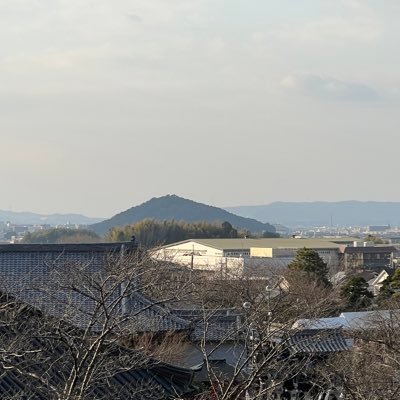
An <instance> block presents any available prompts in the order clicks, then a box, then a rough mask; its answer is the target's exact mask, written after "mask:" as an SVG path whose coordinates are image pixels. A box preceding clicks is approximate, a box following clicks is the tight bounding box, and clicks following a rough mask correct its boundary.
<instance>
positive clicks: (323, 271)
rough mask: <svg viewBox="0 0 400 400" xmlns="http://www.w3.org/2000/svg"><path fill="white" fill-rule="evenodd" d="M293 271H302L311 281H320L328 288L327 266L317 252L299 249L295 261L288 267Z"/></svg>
mask: <svg viewBox="0 0 400 400" xmlns="http://www.w3.org/2000/svg"><path fill="white" fill-rule="evenodd" d="M288 267H289V269H291V270H294V271H303V272H305V273H306V274H307V275H309V277H310V278H311V279H315V280H319V281H321V282H322V283H323V284H324V285H325V286H330V282H329V279H328V266H327V264H326V262H325V261H324V260H323V259H322V258H321V257H320V255H319V254H318V252H316V251H315V250H313V249H307V248H306V247H304V248H303V249H299V250H298V251H297V253H296V257H295V259H294V260H293V261H292V262H291V263H290V264H289V265H288Z"/></svg>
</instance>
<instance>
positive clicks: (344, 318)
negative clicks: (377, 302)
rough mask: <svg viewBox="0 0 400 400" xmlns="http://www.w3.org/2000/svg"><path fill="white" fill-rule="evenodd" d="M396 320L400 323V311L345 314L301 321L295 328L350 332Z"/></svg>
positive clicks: (298, 321)
mask: <svg viewBox="0 0 400 400" xmlns="http://www.w3.org/2000/svg"><path fill="white" fill-rule="evenodd" d="M391 319H395V321H396V323H397V324H398V323H399V322H400V310H376V311H357V312H343V313H341V314H340V315H339V316H338V317H330V318H317V319H300V320H297V321H296V322H295V323H294V325H293V327H295V328H300V329H308V330H320V329H335V328H343V329H344V330H348V331H352V330H353V331H355V330H359V329H368V328H372V327H373V326H374V325H376V324H377V323H380V322H384V321H388V320H391Z"/></svg>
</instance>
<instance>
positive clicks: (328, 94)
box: [281, 74, 379, 101]
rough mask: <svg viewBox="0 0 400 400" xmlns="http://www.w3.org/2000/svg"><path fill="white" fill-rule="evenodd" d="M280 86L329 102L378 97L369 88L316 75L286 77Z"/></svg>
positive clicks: (374, 98) (364, 99)
mask: <svg viewBox="0 0 400 400" xmlns="http://www.w3.org/2000/svg"><path fill="white" fill-rule="evenodd" d="M281 85H282V86H283V87H285V88H286V89H288V90H292V91H296V92H299V93H301V94H305V95H308V96H314V97H319V98H323V99H330V100H356V101H371V100H376V99H378V97H379V96H378V93H377V92H376V91H375V89H373V88H371V87H369V86H366V85H363V84H359V83H354V82H345V81H341V80H338V79H334V78H323V77H320V76H316V75H297V74H292V75H288V76H286V77H285V78H284V79H282V81H281Z"/></svg>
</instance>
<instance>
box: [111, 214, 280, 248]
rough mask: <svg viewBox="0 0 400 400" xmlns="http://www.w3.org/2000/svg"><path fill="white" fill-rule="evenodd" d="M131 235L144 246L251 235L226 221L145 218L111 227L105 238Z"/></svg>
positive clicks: (274, 235)
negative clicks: (190, 221)
mask: <svg viewBox="0 0 400 400" xmlns="http://www.w3.org/2000/svg"><path fill="white" fill-rule="evenodd" d="M269 234H270V235H273V236H272V237H279V235H276V234H271V233H269ZM132 236H135V238H136V240H137V241H138V242H139V243H141V244H142V245H143V246H145V247H152V246H156V245H166V244H170V243H175V242H179V241H182V240H186V239H206V238H213V239H215V238H221V239H222V238H240V237H245V236H246V237H253V236H252V234H251V233H250V232H249V231H240V230H237V229H235V228H234V227H233V226H232V225H231V224H230V223H229V222H226V221H225V222H223V223H222V224H221V225H218V224H212V223H210V222H192V223H188V222H185V221H174V220H169V221H158V220H154V219H145V220H143V221H140V222H137V223H135V224H133V225H126V226H123V227H115V228H112V229H110V231H109V232H108V233H107V234H106V236H105V239H106V240H107V241H111V242H120V241H126V240H130V239H131V237H132ZM264 237H267V235H265V236H264Z"/></svg>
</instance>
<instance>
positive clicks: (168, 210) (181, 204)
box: [90, 195, 275, 234]
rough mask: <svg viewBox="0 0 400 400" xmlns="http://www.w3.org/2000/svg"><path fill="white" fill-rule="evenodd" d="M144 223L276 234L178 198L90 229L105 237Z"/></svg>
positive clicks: (268, 228) (252, 222)
mask: <svg viewBox="0 0 400 400" xmlns="http://www.w3.org/2000/svg"><path fill="white" fill-rule="evenodd" d="M144 219H155V220H160V221H165V220H176V221H186V222H198V221H207V222H219V223H222V222H224V221H227V222H229V223H231V224H232V225H233V226H234V227H235V228H239V229H247V230H249V231H250V232H253V233H260V232H263V231H268V232H275V228H274V227H273V226H272V225H270V224H268V223H262V222H259V221H257V220H255V219H251V218H243V217H239V216H238V215H235V214H232V213H230V212H228V211H226V210H223V209H222V208H218V207H212V206H209V205H206V204H202V203H197V202H195V201H192V200H187V199H184V198H182V197H178V196H175V195H167V196H163V197H158V198H153V199H151V200H149V201H147V202H145V203H143V204H141V205H139V206H136V207H132V208H130V209H128V210H126V211H123V212H121V213H119V214H117V215H115V216H113V217H112V218H110V219H108V220H105V221H102V222H99V223H97V224H93V225H91V226H90V228H91V229H92V230H94V231H95V232H96V233H98V234H104V233H106V232H107V231H108V230H110V229H111V228H113V227H116V226H124V225H130V224H134V223H135V222H138V221H142V220H144Z"/></svg>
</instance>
